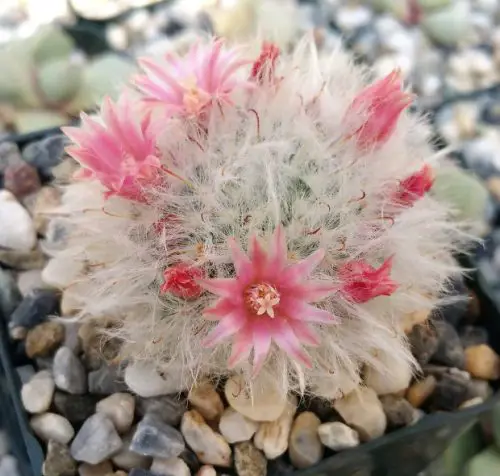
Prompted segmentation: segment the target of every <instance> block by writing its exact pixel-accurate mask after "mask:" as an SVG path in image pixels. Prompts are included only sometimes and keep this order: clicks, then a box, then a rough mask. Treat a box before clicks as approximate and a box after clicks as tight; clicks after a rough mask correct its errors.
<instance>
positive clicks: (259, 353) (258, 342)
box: [252, 320, 271, 376]
mask: <svg viewBox="0 0 500 476" xmlns="http://www.w3.org/2000/svg"><path fill="white" fill-rule="evenodd" d="M252 335H253V352H254V354H253V370H252V376H256V375H257V374H258V373H259V372H260V371H261V369H262V366H263V365H264V362H265V361H266V357H267V354H268V353H269V349H270V347H271V330H270V328H269V326H268V323H267V322H266V321H265V320H262V321H259V322H256V323H255V324H254V325H253V326H252Z"/></svg>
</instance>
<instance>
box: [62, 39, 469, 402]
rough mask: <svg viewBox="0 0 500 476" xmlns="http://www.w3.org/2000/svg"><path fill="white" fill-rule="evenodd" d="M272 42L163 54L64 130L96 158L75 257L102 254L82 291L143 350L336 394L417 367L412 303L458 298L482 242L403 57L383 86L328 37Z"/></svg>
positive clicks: (69, 206)
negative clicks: (437, 183) (459, 281)
mask: <svg viewBox="0 0 500 476" xmlns="http://www.w3.org/2000/svg"><path fill="white" fill-rule="evenodd" d="M252 51H255V47H254V46H252V45H250V47H249V48H248V50H246V49H245V48H243V47H241V48H240V47H228V46H226V45H225V44H224V42H223V41H222V40H213V41H208V42H206V43H202V44H197V45H195V46H193V47H192V49H191V50H190V51H189V52H188V53H187V54H186V55H185V56H183V57H178V56H172V55H170V56H167V57H165V58H164V59H163V60H156V61H154V60H151V59H143V60H141V61H140V64H141V67H142V69H143V74H141V75H139V76H137V77H136V78H135V79H134V81H133V83H132V84H131V87H130V88H129V89H128V90H126V91H124V93H123V94H122V95H121V97H120V98H119V100H118V101H117V102H113V101H112V100H110V99H106V100H105V101H104V102H103V104H102V108H101V110H100V114H99V116H98V117H96V118H94V117H89V116H86V115H83V116H82V125H81V127H71V128H66V129H65V130H64V131H65V133H66V134H67V135H68V137H69V138H70V139H71V140H72V141H73V145H71V146H70V147H69V148H68V153H69V154H70V155H72V156H73V157H74V158H75V159H76V160H77V161H78V162H79V163H80V164H81V166H82V168H81V170H80V171H79V172H78V173H77V177H75V182H74V183H73V184H72V185H70V186H69V187H68V188H67V191H66V193H65V196H64V205H63V206H62V208H61V210H60V212H61V213H62V214H65V215H66V220H67V222H68V228H69V230H71V232H70V236H69V238H68V244H67V248H66V249H65V250H64V251H63V252H62V257H61V259H65V258H68V259H77V260H81V261H83V262H84V264H85V267H84V268H85V270H86V272H85V273H84V274H82V275H81V276H80V277H79V278H78V279H76V280H75V281H74V282H71V283H68V287H67V288H66V289H65V291H64V292H65V293H66V294H67V295H68V296H67V297H68V299H71V302H72V303H80V304H79V316H81V317H82V318H86V317H89V316H92V317H96V318H99V317H100V316H107V317H109V316H113V317H114V318H116V319H117V320H118V321H119V322H120V325H119V326H117V327H116V328H114V329H111V330H109V329H108V331H109V332H110V333H111V334H112V335H114V336H116V337H118V338H119V339H121V340H122V347H121V357H122V358H123V359H125V360H126V361H127V362H134V361H141V360H143V361H149V362H153V363H154V364H155V365H157V366H158V367H159V368H161V369H162V370H164V371H166V372H168V369H169V368H171V369H174V368H175V369H182V372H183V374H182V375H183V376H184V377H185V379H186V381H193V377H194V381H196V379H199V378H202V377H205V376H211V377H215V378H216V377H225V376H228V375H231V374H233V373H239V374H241V375H242V376H243V377H244V378H245V379H246V382H247V383H249V384H250V383H251V381H252V379H253V378H254V377H255V376H256V375H260V374H265V375H268V376H271V377H272V378H273V379H274V381H276V382H279V383H280V384H281V385H282V387H283V390H284V391H286V390H298V391H302V392H307V391H311V392H313V393H317V394H319V395H322V394H323V391H322V390H321V389H327V390H328V391H327V393H328V394H329V395H331V394H333V393H336V392H335V391H338V392H344V391H348V390H350V389H352V388H355V387H356V386H357V385H360V384H362V382H363V377H362V376H363V372H364V371H366V370H369V369H372V370H373V372H376V373H377V375H383V376H384V380H385V381H389V382H390V380H391V378H394V379H400V378H401V377H400V376H401V375H402V373H404V374H408V375H410V374H411V369H412V368H414V367H415V365H416V364H415V362H414V360H413V358H412V356H411V352H410V350H409V348H408V344H407V342H406V337H405V334H404V331H403V328H402V327H403V321H404V319H403V318H404V316H405V315H406V314H407V313H411V312H414V311H421V310H422V309H430V308H432V307H434V306H436V305H438V304H439V298H438V296H440V295H443V293H442V291H444V290H445V289H446V288H447V286H448V285H449V283H450V279H451V278H452V277H453V276H455V275H456V274H458V273H460V269H459V268H458V266H457V265H456V263H455V262H454V260H453V259H452V254H453V253H454V252H455V251H457V250H460V249H462V248H463V247H464V246H465V245H466V243H467V240H468V239H469V238H468V235H467V234H466V233H464V230H463V229H462V227H461V226H459V224H457V223H454V222H451V221H449V213H448V212H449V209H448V206H447V204H446V203H445V204H443V203H440V202H439V201H438V200H436V199H434V198H433V197H432V196H430V194H429V193H428V192H429V190H430V189H431V187H432V185H433V181H434V177H435V173H436V170H438V169H439V165H438V163H437V162H438V160H437V159H438V158H439V155H436V154H435V153H434V152H433V151H432V149H431V147H430V145H429V143H428V138H429V131H428V128H427V126H426V124H425V123H424V122H423V121H422V119H421V118H419V117H415V116H412V115H410V114H409V113H408V111H407V108H408V105H409V104H410V102H411V100H412V97H411V96H410V95H409V94H408V93H407V92H405V91H404V89H403V85H402V79H401V76H400V74H399V73H398V72H393V73H391V74H390V75H388V76H387V77H385V78H382V79H379V80H377V81H375V82H374V83H373V84H371V85H367V84H366V76H365V74H364V73H365V72H364V70H363V69H360V67H358V66H355V65H354V63H353V62H351V59H350V58H349V57H348V56H347V55H346V54H345V53H344V52H342V51H340V50H339V51H334V52H333V53H332V54H331V56H329V57H325V58H320V57H318V55H317V52H316V49H315V46H314V44H313V43H312V42H311V41H310V40H308V39H304V40H303V41H302V42H300V43H299V44H298V45H297V47H296V49H295V51H293V52H292V53H290V54H284V53H282V52H280V50H279V49H278V47H277V46H275V45H273V44H269V43H264V45H263V46H262V49H261V52H260V54H258V55H253V54H252V53H251V52H252ZM63 300H64V297H63ZM389 356H390V358H389ZM402 368H405V369H407V371H405V372H402V370H401V369H402ZM395 369H397V371H396V370H395ZM176 371H177V370H176ZM373 372H372V373H373Z"/></svg>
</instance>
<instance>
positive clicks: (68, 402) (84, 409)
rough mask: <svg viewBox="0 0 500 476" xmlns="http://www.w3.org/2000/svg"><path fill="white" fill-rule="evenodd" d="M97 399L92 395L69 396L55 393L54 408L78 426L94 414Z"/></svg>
mask: <svg viewBox="0 0 500 476" xmlns="http://www.w3.org/2000/svg"><path fill="white" fill-rule="evenodd" d="M97 401H98V400H97V398H96V397H95V396H93V395H88V394H85V395H71V394H69V393H64V392H55V394H54V408H55V409H56V411H57V412H58V413H59V414H61V415H62V416H64V417H65V418H67V419H68V420H69V421H70V422H71V423H72V424H73V425H75V426H80V425H81V424H82V423H83V422H84V421H85V420H87V418H89V417H90V416H92V415H93V414H94V413H95V407H96V403H97Z"/></svg>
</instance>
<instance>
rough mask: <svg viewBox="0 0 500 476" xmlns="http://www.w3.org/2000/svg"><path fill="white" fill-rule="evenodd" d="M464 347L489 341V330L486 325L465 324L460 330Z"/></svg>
mask: <svg viewBox="0 0 500 476" xmlns="http://www.w3.org/2000/svg"><path fill="white" fill-rule="evenodd" d="M460 340H461V341H462V345H463V346H464V348H467V347H472V346H475V345H481V344H487V343H488V331H487V330H486V329H485V328H484V327H477V326H465V327H464V328H462V329H461V330H460Z"/></svg>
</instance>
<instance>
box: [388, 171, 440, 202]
mask: <svg viewBox="0 0 500 476" xmlns="http://www.w3.org/2000/svg"><path fill="white" fill-rule="evenodd" d="M433 183H434V174H433V172H432V168H431V166H430V165H427V164H426V165H424V166H423V167H422V169H421V170H419V171H418V172H416V173H414V174H413V175H410V176H409V177H408V178H406V179H404V180H403V181H401V183H400V184H399V187H398V190H397V191H396V192H395V194H394V196H393V199H392V201H393V202H394V203H395V204H397V205H400V206H402V207H407V208H408V207H411V206H412V205H413V204H414V203H415V202H416V201H417V200H419V199H420V198H422V197H423V196H424V195H425V194H426V193H427V192H428V191H429V190H430V189H431V188H432V185H433Z"/></svg>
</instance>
